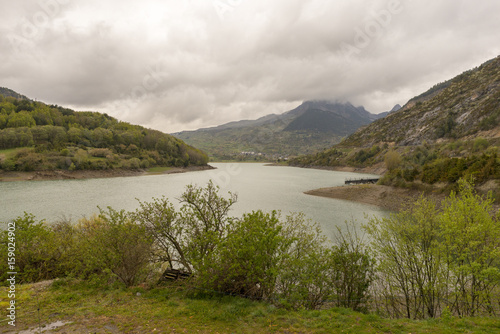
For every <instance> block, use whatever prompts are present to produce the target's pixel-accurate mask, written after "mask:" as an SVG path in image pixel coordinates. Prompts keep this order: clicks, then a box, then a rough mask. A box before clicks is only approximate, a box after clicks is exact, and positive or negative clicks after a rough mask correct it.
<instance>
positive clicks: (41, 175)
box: [0, 165, 216, 182]
mask: <svg viewBox="0 0 500 334" xmlns="http://www.w3.org/2000/svg"><path fill="white" fill-rule="evenodd" d="M211 169H216V168H215V167H212V166H210V165H206V166H189V167H171V168H169V169H167V170H164V171H161V172H148V171H147V170H144V169H137V170H129V169H105V170H74V171H69V170H47V171H32V172H8V171H0V182H15V181H51V180H84V179H99V178H111V177H129V176H148V175H162V174H176V173H187V172H196V171H203V170H211Z"/></svg>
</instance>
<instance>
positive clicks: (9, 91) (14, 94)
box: [0, 87, 30, 100]
mask: <svg viewBox="0 0 500 334" xmlns="http://www.w3.org/2000/svg"><path fill="white" fill-rule="evenodd" d="M0 95H3V96H5V97H8V96H10V97H14V98H16V99H21V100H30V99H29V98H27V97H26V96H24V95H21V94H19V93H17V92H15V91H13V90H12V89H9V88H5V87H0Z"/></svg>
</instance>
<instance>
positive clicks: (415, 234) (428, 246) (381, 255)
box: [365, 197, 447, 319]
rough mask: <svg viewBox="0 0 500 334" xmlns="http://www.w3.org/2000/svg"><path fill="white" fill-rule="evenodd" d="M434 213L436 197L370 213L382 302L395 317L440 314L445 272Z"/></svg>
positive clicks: (367, 226) (369, 226)
mask: <svg viewBox="0 0 500 334" xmlns="http://www.w3.org/2000/svg"><path fill="white" fill-rule="evenodd" d="M437 216H438V215H437V209H436V205H435V203H433V202H432V201H430V200H428V199H426V198H424V197H421V198H420V199H419V200H418V201H417V202H416V203H415V204H414V205H413V206H412V207H411V208H409V209H408V210H405V211H403V212H401V213H398V214H393V215H391V217H389V218H380V219H379V218H372V219H370V221H369V223H368V225H366V226H365V229H366V231H367V232H368V233H369V235H370V237H371V239H372V248H373V250H374V251H375V254H376V258H377V259H378V266H377V271H378V274H379V283H380V286H381V289H382V293H383V296H384V298H385V300H384V301H383V302H384V304H385V305H383V306H384V308H385V309H386V310H388V311H389V312H390V314H392V315H394V316H396V317H400V316H402V315H404V316H406V317H408V318H412V319H414V318H425V317H436V316H438V314H439V311H440V307H441V306H442V302H443V294H444V293H445V291H446V286H447V285H446V277H447V274H446V268H445V267H444V257H443V255H442V253H441V252H440V246H439V243H440V228H439V219H438V217H437ZM399 296H401V297H402V299H400V298H399Z"/></svg>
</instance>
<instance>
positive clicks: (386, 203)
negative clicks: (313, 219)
mask: <svg viewBox="0 0 500 334" xmlns="http://www.w3.org/2000/svg"><path fill="white" fill-rule="evenodd" d="M304 194H306V195H312V196H320V197H327V198H333V199H340V200H346V201H352V202H358V203H363V204H370V205H375V206H378V207H380V208H383V209H386V210H390V211H394V212H397V211H400V210H402V209H405V208H406V207H408V206H409V205H410V204H412V203H414V202H415V201H416V200H417V199H418V198H419V197H420V196H421V195H422V194H424V195H425V196H426V197H430V198H432V199H434V200H437V201H438V202H439V201H440V200H442V199H444V198H445V195H443V194H437V193H424V192H423V191H419V190H412V189H403V188H396V187H391V186H383V185H377V184H360V185H349V186H339V187H328V188H319V189H313V190H309V191H305V192H304Z"/></svg>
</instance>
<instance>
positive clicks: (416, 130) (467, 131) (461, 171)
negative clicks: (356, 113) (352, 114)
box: [291, 57, 500, 196]
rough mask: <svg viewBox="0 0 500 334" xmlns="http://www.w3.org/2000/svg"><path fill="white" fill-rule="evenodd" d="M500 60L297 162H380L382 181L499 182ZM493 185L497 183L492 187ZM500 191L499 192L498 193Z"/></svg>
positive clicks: (353, 164) (376, 164)
mask: <svg viewBox="0 0 500 334" xmlns="http://www.w3.org/2000/svg"><path fill="white" fill-rule="evenodd" d="M499 148H500V57H497V58H494V59H492V60H489V61H487V62H485V63H484V64H482V65H481V66H479V67H477V68H475V69H472V70H469V71H466V72H464V73H462V74H460V75H458V76H457V77H455V78H453V79H451V80H448V81H446V82H443V83H440V84H437V85H435V86H434V87H432V88H431V89H429V90H428V91H426V92H424V93H423V94H421V95H419V96H417V97H415V98H413V99H411V100H410V101H408V103H406V105H405V106H403V108H401V109H400V110H398V111H395V112H392V113H390V114H389V115H388V116H387V117H385V118H382V119H379V120H376V121H375V122H373V123H371V124H370V125H368V126H366V127H364V128H361V129H359V130H358V131H356V132H355V133H354V134H352V135H351V136H349V137H347V138H346V139H345V140H343V141H342V142H341V143H339V144H337V145H335V146H333V147H331V148H330V149H328V150H324V151H322V152H319V153H316V154H312V155H305V156H301V157H298V158H295V159H293V160H292V161H291V164H292V165H296V166H330V167H336V166H351V167H356V168H364V167H377V168H378V170H382V171H384V170H385V171H388V173H386V174H385V177H384V178H383V179H382V181H381V182H382V183H384V184H389V185H398V186H415V185H416V184H423V185H434V184H436V183H444V184H448V185H453V184H454V183H455V182H456V181H457V180H458V179H459V178H461V177H473V178H475V179H476V182H477V183H479V184H483V183H485V182H487V181H489V180H492V179H495V180H496V179H500V161H499V159H498V155H499V153H500V152H499ZM495 189H496V188H495ZM499 196H500V194H499Z"/></svg>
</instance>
